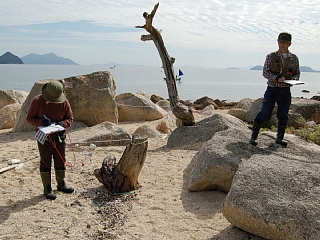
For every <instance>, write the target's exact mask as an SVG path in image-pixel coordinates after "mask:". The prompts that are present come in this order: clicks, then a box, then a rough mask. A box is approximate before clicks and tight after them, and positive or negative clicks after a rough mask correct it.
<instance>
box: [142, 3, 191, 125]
mask: <svg viewBox="0 0 320 240" xmlns="http://www.w3.org/2000/svg"><path fill="white" fill-rule="evenodd" d="M158 7H159V3H157V4H156V5H155V6H154V8H153V10H152V12H151V13H150V14H148V13H147V12H144V13H143V17H144V18H145V20H146V24H145V25H143V26H136V28H144V29H145V30H146V31H147V32H148V33H149V35H142V36H141V40H142V41H148V40H152V41H153V42H154V44H155V46H156V48H157V50H158V52H159V55H160V58H161V61H162V65H163V69H164V72H165V75H166V83H167V88H168V94H169V101H170V106H171V109H172V112H173V114H174V115H175V116H176V117H177V118H179V119H180V120H181V121H182V125H184V126H191V125H194V124H195V121H194V116H193V113H192V111H191V109H189V108H188V107H187V106H185V105H183V104H182V103H181V102H180V99H179V95H178V91H177V86H176V80H175V77H174V70H173V63H174V62H175V59H174V58H172V57H170V56H169V54H168V52H167V49H166V47H165V46H164V42H163V39H162V37H161V34H160V32H159V31H158V30H157V29H155V28H154V27H153V26H152V20H153V17H154V15H155V14H156V12H157V9H158Z"/></svg>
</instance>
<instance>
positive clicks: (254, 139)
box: [250, 122, 262, 146]
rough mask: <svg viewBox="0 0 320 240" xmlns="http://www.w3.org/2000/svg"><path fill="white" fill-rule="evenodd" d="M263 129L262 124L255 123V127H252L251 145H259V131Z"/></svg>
mask: <svg viewBox="0 0 320 240" xmlns="http://www.w3.org/2000/svg"><path fill="white" fill-rule="evenodd" d="M261 127H262V123H260V122H254V123H253V126H252V135H251V139H250V144H251V145H253V146H257V145H258V141H257V138H258V135H259V131H260V128H261Z"/></svg>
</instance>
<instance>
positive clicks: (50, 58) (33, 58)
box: [0, 52, 79, 65]
mask: <svg viewBox="0 0 320 240" xmlns="http://www.w3.org/2000/svg"><path fill="white" fill-rule="evenodd" d="M0 64H52V65H79V64H77V63H75V62H74V61H72V60H71V59H69V58H63V57H58V56H57V55H55V54H54V53H48V54H44V55H39V54H34V53H31V54H28V55H26V56H24V57H22V58H19V57H17V56H16V55H14V54H12V53H11V52H6V53H5V54H3V55H2V56H0Z"/></svg>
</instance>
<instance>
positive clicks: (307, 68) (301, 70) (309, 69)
mask: <svg viewBox="0 0 320 240" xmlns="http://www.w3.org/2000/svg"><path fill="white" fill-rule="evenodd" d="M250 70H259V71H262V70H263V66H261V65H256V66H254V67H252V68H250ZM300 72H320V71H315V70H313V69H312V68H310V67H307V66H300Z"/></svg>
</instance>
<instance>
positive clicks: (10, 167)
mask: <svg viewBox="0 0 320 240" xmlns="http://www.w3.org/2000/svg"><path fill="white" fill-rule="evenodd" d="M16 166H17V165H12V166H8V167H4V168H1V169H0V174H2V173H4V172H7V171H10V170H12V169H15V168H16Z"/></svg>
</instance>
